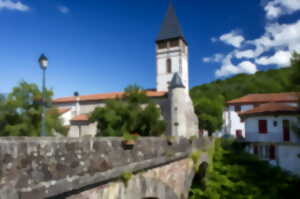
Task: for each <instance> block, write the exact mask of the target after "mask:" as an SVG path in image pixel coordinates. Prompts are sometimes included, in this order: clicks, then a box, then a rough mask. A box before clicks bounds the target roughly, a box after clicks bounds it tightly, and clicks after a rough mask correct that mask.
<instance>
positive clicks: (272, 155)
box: [269, 144, 276, 160]
mask: <svg viewBox="0 0 300 199" xmlns="http://www.w3.org/2000/svg"><path fill="white" fill-rule="evenodd" d="M269 150H270V151H269V153H270V157H269V158H270V160H275V158H276V155H275V145H273V144H272V145H270V148H269Z"/></svg>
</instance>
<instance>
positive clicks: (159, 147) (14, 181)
mask: <svg viewBox="0 0 300 199" xmlns="http://www.w3.org/2000/svg"><path fill="white" fill-rule="evenodd" d="M209 143H210V141H209V140H208V139H204V138H201V139H198V140H194V141H193V143H192V144H191V142H190V141H189V140H187V139H183V138H176V140H174V141H173V142H172V143H170V142H168V141H167V140H166V139H165V138H140V139H138V140H137V142H136V145H135V146H134V147H133V149H124V147H123V146H122V140H121V138H88V137H82V138H28V137H27V138H25V137H18V138H15V137H7V138H1V139H0V164H1V167H0V198H1V199H2V198H3V199H4V198H5V199H20V198H26V199H27V198H28V199H29V198H30V199H32V198H35V199H38V198H49V197H53V198H68V197H70V198H72V197H74V198H76V197H77V198H78V195H80V194H84V193H87V192H88V191H91V192H89V193H93V190H95V189H96V190H98V189H97V187H99V186H100V187H102V186H104V187H108V188H110V189H115V190H118V191H119V192H120V191H125V190H126V189H124V187H123V188H120V187H122V185H120V181H118V179H119V178H120V176H121V175H122V174H123V173H124V172H133V173H137V175H135V176H134V177H133V180H132V181H130V183H129V185H128V188H130V187H131V188H132V189H134V187H135V188H136V189H138V188H141V187H142V186H146V187H144V189H145V190H147V191H145V192H144V191H143V192H144V193H149V194H150V193H153V190H152V188H153V189H159V187H160V186H158V185H159V184H162V185H163V184H165V186H163V187H162V188H161V189H163V190H160V191H162V193H161V192H159V193H161V194H162V195H163V194H165V195H166V194H167V195H168V194H171V195H172V194H175V195H176V196H177V197H180V196H179V192H182V193H183V194H186V192H187V188H186V187H185V186H186V185H187V184H188V182H189V181H191V180H192V179H191V178H192V175H193V174H192V173H191V169H190V168H191V167H190V166H189V164H190V163H189V162H190V160H189V159H187V158H188V156H189V154H190V153H191V151H192V150H194V149H196V148H201V149H203V150H206V149H207V148H208V147H209ZM203 157H205V156H203ZM176 163H178V164H176ZM181 169H182V173H181V174H180V172H175V171H179V170H181ZM172 175H174V176H173V177H172ZM168 176H169V177H168ZM180 176H185V177H186V178H185V179H184V181H185V183H183V184H177V185H174V184H173V183H175V184H176V183H177V182H180V181H182V180H183V179H182V177H180ZM164 179H169V180H170V181H164ZM114 183H117V184H118V183H119V185H120V186H119V188H113V187H115V186H114ZM145 183H146V184H145ZM111 184H113V185H111ZM117 187H118V186H117ZM144 189H141V190H144ZM105 190H107V189H105ZM108 190H109V189H108ZM141 190H139V191H140V192H141ZM151 190H152V192H151ZM122 193H123V192H122ZM101 194H102V193H101ZM103 194H104V193H103ZM98 196H101V195H98ZM102 196H104V195H102ZM118 196H123V197H118V198H122V199H123V198H124V199H125V198H126V199H129V198H130V197H129V196H128V195H126V194H121V193H120V194H118ZM86 198H92V197H86ZM103 198H105V197H103ZM165 198H168V197H165ZM130 199H131V198H130ZM175 199H176V198H175Z"/></svg>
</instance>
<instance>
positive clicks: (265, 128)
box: [258, 120, 268, 133]
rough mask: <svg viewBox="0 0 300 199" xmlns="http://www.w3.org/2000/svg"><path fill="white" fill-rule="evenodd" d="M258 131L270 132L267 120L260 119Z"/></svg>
mask: <svg viewBox="0 0 300 199" xmlns="http://www.w3.org/2000/svg"><path fill="white" fill-rule="evenodd" d="M258 131H259V133H267V132H268V126H267V120H259V121H258Z"/></svg>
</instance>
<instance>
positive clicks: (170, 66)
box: [167, 59, 172, 73]
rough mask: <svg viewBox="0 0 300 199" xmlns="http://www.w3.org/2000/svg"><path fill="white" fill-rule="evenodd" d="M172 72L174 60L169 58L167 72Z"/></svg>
mask: <svg viewBox="0 0 300 199" xmlns="http://www.w3.org/2000/svg"><path fill="white" fill-rule="evenodd" d="M171 72H172V61H171V59H167V73H171Z"/></svg>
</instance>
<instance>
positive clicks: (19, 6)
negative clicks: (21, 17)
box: [0, 0, 30, 12]
mask: <svg viewBox="0 0 300 199" xmlns="http://www.w3.org/2000/svg"><path fill="white" fill-rule="evenodd" d="M1 9H7V10H17V11H22V12H25V11H28V10H29V9H30V8H29V6H27V5H25V4H23V3H21V2H20V1H13V0H0V10H1Z"/></svg>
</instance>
